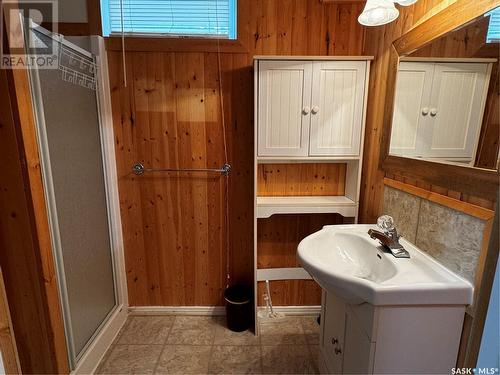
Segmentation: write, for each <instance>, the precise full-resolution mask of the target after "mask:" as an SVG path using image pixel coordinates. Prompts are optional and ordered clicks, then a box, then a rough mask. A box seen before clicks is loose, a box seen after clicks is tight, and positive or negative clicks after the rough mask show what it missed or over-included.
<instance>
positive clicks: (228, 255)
mask: <svg viewBox="0 0 500 375" xmlns="http://www.w3.org/2000/svg"><path fill="white" fill-rule="evenodd" d="M215 19H216V33H217V72H218V76H219V77H218V78H219V104H220V111H221V122H222V137H223V143H224V163H225V164H228V156H227V140H226V119H225V116H224V94H223V84H222V63H221V54H220V38H219V6H218V0H215ZM224 185H225V195H226V199H225V201H226V202H225V203H226V204H225V215H224V216H225V219H226V221H225V223H226V288H228V287H229V283H230V281H231V267H230V264H231V253H230V251H229V247H230V239H229V233H230V229H229V174H227V175H226V176H225V180H224Z"/></svg>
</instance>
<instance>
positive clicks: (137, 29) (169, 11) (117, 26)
mask: <svg viewBox="0 0 500 375" xmlns="http://www.w3.org/2000/svg"><path fill="white" fill-rule="evenodd" d="M101 13H102V21H103V22H102V25H103V34H104V35H105V36H109V35H120V34H121V33H122V28H123V33H124V34H126V35H144V36H148V35H150V36H193V37H196V36H197V37H213V38H227V39H236V0H101Z"/></svg>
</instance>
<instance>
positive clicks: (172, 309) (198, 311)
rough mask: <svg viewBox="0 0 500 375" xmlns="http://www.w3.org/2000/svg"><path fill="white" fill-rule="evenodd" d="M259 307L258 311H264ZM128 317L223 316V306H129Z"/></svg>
mask: <svg viewBox="0 0 500 375" xmlns="http://www.w3.org/2000/svg"><path fill="white" fill-rule="evenodd" d="M265 309H266V308H265V307H264V306H259V311H260V310H265ZM273 309H274V310H275V311H276V312H280V313H282V314H284V315H318V314H319V313H320V312H321V306H273ZM128 311H129V313H130V315H206V316H211V315H225V314H226V308H225V307H224V306H131V307H129V308H128Z"/></svg>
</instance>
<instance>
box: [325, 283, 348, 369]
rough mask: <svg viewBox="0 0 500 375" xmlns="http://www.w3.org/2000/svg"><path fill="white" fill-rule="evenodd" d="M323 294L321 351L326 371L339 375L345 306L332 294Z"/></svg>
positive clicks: (342, 301)
mask: <svg viewBox="0 0 500 375" xmlns="http://www.w3.org/2000/svg"><path fill="white" fill-rule="evenodd" d="M324 293H325V299H324V301H325V302H324V303H325V306H324V309H323V316H322V317H321V320H322V328H323V334H322V342H321V351H322V352H323V355H324V359H325V362H326V365H327V367H328V370H329V371H330V372H332V373H334V374H340V373H342V360H343V346H344V328H345V327H344V326H345V311H346V305H345V302H344V300H342V299H340V298H339V297H337V296H335V295H334V294H332V293H326V292H324Z"/></svg>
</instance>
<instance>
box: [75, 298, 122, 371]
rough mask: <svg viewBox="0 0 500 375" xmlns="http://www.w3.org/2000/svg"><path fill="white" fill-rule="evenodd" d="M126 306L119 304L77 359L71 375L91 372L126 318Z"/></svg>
mask: <svg viewBox="0 0 500 375" xmlns="http://www.w3.org/2000/svg"><path fill="white" fill-rule="evenodd" d="M127 316H128V311H127V308H126V307H124V306H123V305H122V306H119V307H118V308H117V309H116V311H115V312H114V313H113V315H111V317H110V318H109V320H108V321H107V322H106V324H105V325H104V327H102V329H101V332H99V334H98V335H97V336H96V338H95V339H94V341H93V342H92V344H91V345H90V346H89V347H88V348H87V350H86V352H85V354H84V355H83V357H82V358H80V360H79V361H78V364H77V366H76V368H75V369H74V370H73V371H72V372H71V374H73V375H79V374H82V375H83V374H93V373H94V372H95V370H96V369H97V366H98V365H99V362H100V361H101V359H102V358H103V357H104V354H106V351H107V350H108V348H109V347H110V346H111V344H112V343H113V340H114V339H115V338H116V336H117V335H118V332H120V329H121V328H122V327H123V324H125V321H126V320H127Z"/></svg>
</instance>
